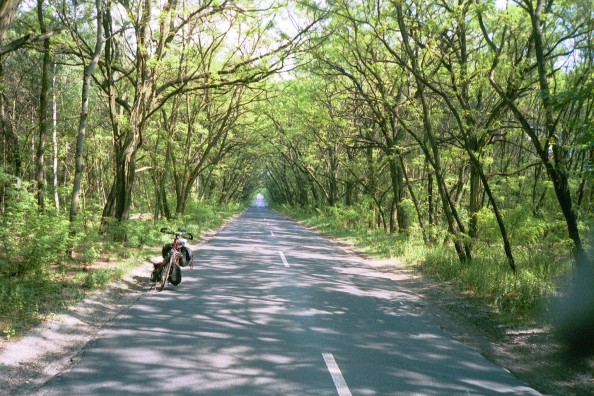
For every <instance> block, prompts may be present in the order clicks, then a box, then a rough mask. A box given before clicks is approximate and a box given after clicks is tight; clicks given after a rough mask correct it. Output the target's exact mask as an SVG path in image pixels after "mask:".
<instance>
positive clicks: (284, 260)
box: [278, 252, 289, 268]
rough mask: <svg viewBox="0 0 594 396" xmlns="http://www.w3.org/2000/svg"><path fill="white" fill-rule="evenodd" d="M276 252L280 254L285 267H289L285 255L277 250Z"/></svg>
mask: <svg viewBox="0 0 594 396" xmlns="http://www.w3.org/2000/svg"><path fill="white" fill-rule="evenodd" d="M278 254H280V257H281V260H283V265H284V266H285V267H287V268H289V263H288V262H287V258H286V257H285V255H284V253H283V252H278Z"/></svg>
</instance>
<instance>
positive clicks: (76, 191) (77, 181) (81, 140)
mask: <svg viewBox="0 0 594 396" xmlns="http://www.w3.org/2000/svg"><path fill="white" fill-rule="evenodd" d="M95 8H96V10H97V19H96V22H97V38H96V41H95V50H94V52H93V58H92V59H91V61H90V62H89V64H88V65H87V66H86V67H85V71H84V76H83V87H82V98H81V103H82V106H81V112H80V118H79V123H78V136H77V139H76V171H75V175H74V185H73V187H72V199H71V203H70V222H74V221H76V216H77V215H78V202H79V197H80V189H81V182H82V177H83V172H84V163H83V158H84V145H85V136H86V132H87V119H88V116H89V89H90V86H91V78H92V75H93V72H94V71H95V67H96V66H97V63H98V62H99V56H100V55H101V49H102V47H103V43H104V37H103V0H95Z"/></svg>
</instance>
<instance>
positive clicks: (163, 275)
mask: <svg viewBox="0 0 594 396" xmlns="http://www.w3.org/2000/svg"><path fill="white" fill-rule="evenodd" d="M172 261H173V260H171V259H170V260H169V261H168V262H167V264H165V268H163V271H162V272H161V283H160V284H159V288H158V289H159V291H161V290H163V289H164V288H165V284H166V283H167V279H168V278H169V273H170V272H171V265H172Z"/></svg>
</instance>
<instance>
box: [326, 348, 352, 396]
mask: <svg viewBox="0 0 594 396" xmlns="http://www.w3.org/2000/svg"><path fill="white" fill-rule="evenodd" d="M322 357H323V358H324V361H325V362H326V367H328V371H329V372H330V375H331V376H332V381H334V386H336V390H337V391H338V396H352V395H351V391H350V389H349V387H348V385H347V383H346V381H345V380H344V377H343V376H342V373H341V372H340V368H339V367H338V364H336V360H334V356H333V355H332V354H331V353H322Z"/></svg>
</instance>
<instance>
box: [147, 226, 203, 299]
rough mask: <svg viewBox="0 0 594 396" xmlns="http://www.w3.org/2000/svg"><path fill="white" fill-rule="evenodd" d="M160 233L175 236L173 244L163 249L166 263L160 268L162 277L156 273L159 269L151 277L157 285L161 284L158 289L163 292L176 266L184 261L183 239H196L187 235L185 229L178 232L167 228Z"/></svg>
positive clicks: (179, 229)
mask: <svg viewBox="0 0 594 396" xmlns="http://www.w3.org/2000/svg"><path fill="white" fill-rule="evenodd" d="M160 231H161V232H162V233H163V234H170V235H175V238H174V239H173V243H171V244H167V245H165V247H164V248H163V253H164V254H163V258H164V262H163V264H162V265H161V266H162V267H161V268H160V272H161V273H160V276H159V274H157V273H155V271H158V269H155V270H154V271H153V275H152V277H151V279H153V280H154V282H155V283H157V282H160V283H159V286H158V287H157V290H158V291H162V290H163V289H164V288H165V284H166V283H167V281H168V280H169V277H170V276H171V272H172V271H173V267H174V265H177V266H180V263H181V261H182V259H183V258H184V252H182V246H183V244H184V240H183V239H181V238H184V239H189V240H193V239H194V236H193V235H192V234H190V233H185V232H186V229H185V228H178V230H177V231H170V230H169V229H167V228H161V230H160ZM168 245H171V249H170V250H169V249H168V248H169V246H168ZM167 250H168V252H167ZM166 252H167V257H165V253H166ZM189 261H190V268H191V267H192V266H193V265H192V259H191V257H190V259H189ZM159 278H160V279H159Z"/></svg>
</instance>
